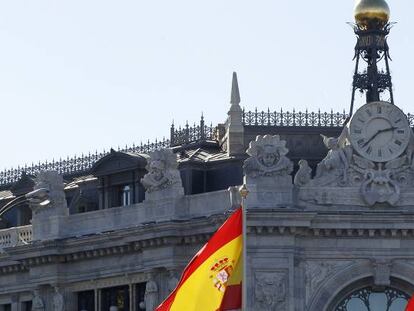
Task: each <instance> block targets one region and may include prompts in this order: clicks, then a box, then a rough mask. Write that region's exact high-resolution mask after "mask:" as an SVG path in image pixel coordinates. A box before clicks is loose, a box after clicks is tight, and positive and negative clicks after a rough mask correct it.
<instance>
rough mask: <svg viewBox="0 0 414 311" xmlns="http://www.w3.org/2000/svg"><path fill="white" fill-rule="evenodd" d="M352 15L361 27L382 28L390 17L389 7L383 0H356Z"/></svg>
mask: <svg viewBox="0 0 414 311" xmlns="http://www.w3.org/2000/svg"><path fill="white" fill-rule="evenodd" d="M354 16H355V21H356V23H357V25H358V26H359V27H361V28H363V29H372V28H382V27H384V26H385V25H386V24H387V23H388V21H389V19H390V8H389V6H388V4H387V2H385V0H357V1H356V4H355V9H354Z"/></svg>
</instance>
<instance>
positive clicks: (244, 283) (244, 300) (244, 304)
mask: <svg viewBox="0 0 414 311" xmlns="http://www.w3.org/2000/svg"><path fill="white" fill-rule="evenodd" d="M239 191H240V195H241V197H242V203H241V205H242V215H243V218H242V219H243V221H242V223H243V224H242V237H243V251H242V256H243V279H242V311H247V213H246V212H247V205H246V198H247V195H248V194H249V190H248V189H247V187H246V185H245V184H243V186H241V187H240V189H239Z"/></svg>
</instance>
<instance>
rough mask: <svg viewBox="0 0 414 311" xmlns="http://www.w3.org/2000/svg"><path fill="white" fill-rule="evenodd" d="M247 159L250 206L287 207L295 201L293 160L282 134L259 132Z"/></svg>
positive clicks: (246, 168) (251, 145) (245, 172)
mask: <svg viewBox="0 0 414 311" xmlns="http://www.w3.org/2000/svg"><path fill="white" fill-rule="evenodd" d="M246 152H247V154H248V155H249V156H250V157H249V158H248V159H246V161H245V162H244V166H243V169H244V175H245V177H244V178H245V184H246V186H247V188H248V189H249V191H250V194H249V196H248V199H247V200H248V202H247V203H248V206H249V207H257V206H260V207H265V208H269V207H287V206H290V205H291V204H292V189H293V185H292V176H291V175H290V174H291V173H292V170H293V163H292V161H290V160H289V159H288V158H287V157H286V154H287V153H288V152H289V150H288V149H287V148H286V141H284V140H281V139H280V137H279V135H274V136H271V135H265V136H257V137H256V140H255V141H252V142H250V145H249V149H247V151H246Z"/></svg>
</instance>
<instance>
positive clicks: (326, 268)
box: [305, 261, 353, 303]
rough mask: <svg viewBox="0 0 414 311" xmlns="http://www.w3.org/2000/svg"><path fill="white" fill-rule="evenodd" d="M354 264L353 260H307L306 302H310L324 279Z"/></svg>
mask: <svg viewBox="0 0 414 311" xmlns="http://www.w3.org/2000/svg"><path fill="white" fill-rule="evenodd" d="M352 264H353V262H352V261H307V262H306V263H305V288H306V303H309V300H310V299H311V297H312V295H313V294H314V293H315V291H316V290H317V289H318V288H319V286H320V285H321V284H322V283H323V282H324V281H326V280H327V279H328V278H329V277H331V276H332V275H334V274H335V273H336V272H337V271H340V270H341V269H345V268H347V267H348V266H350V265H352Z"/></svg>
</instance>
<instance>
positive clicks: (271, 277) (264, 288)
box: [255, 272, 287, 311]
mask: <svg viewBox="0 0 414 311" xmlns="http://www.w3.org/2000/svg"><path fill="white" fill-rule="evenodd" d="M255 282H256V284H255V297H256V303H255V310H261V311H285V310H286V306H287V301H286V300H287V299H286V296H287V276H286V273H285V272H256V274H255Z"/></svg>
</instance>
